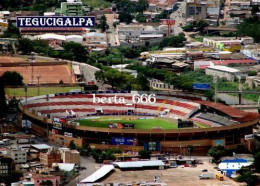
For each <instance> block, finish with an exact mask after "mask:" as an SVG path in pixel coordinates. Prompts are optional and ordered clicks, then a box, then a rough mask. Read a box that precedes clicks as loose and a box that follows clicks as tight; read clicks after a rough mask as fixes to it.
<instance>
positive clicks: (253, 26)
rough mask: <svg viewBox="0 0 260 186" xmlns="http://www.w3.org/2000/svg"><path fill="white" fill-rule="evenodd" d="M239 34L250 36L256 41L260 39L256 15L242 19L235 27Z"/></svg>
mask: <svg viewBox="0 0 260 186" xmlns="http://www.w3.org/2000/svg"><path fill="white" fill-rule="evenodd" d="M237 29H238V31H237V33H238V35H239V36H250V37H253V38H254V41H255V42H256V43H258V42H259V41H260V21H259V19H258V17H257V16H255V17H250V18H248V19H244V21H243V22H242V23H241V24H239V25H238V27H237Z"/></svg>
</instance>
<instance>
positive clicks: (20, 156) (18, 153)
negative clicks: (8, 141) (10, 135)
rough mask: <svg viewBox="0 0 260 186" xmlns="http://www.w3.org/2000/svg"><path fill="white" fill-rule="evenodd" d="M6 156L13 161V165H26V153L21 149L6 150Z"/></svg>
mask: <svg viewBox="0 0 260 186" xmlns="http://www.w3.org/2000/svg"><path fill="white" fill-rule="evenodd" d="M8 155H9V156H10V157H11V158H12V159H13V160H14V163H26V162H27V152H26V150H24V149H22V148H11V149H8Z"/></svg>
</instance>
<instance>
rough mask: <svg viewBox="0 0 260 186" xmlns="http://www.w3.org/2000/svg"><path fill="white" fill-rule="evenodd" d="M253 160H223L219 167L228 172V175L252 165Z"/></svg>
mask: <svg viewBox="0 0 260 186" xmlns="http://www.w3.org/2000/svg"><path fill="white" fill-rule="evenodd" d="M252 163H253V162H249V161H247V160H246V159H232V160H228V159H226V160H223V161H222V162H221V163H220V164H219V165H218V168H219V169H220V170H221V171H223V172H226V174H227V176H229V177H230V176H231V175H232V174H233V173H235V172H236V171H238V170H240V169H241V168H242V167H247V166H249V165H251V164H252Z"/></svg>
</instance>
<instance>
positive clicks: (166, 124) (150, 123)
mask: <svg viewBox="0 0 260 186" xmlns="http://www.w3.org/2000/svg"><path fill="white" fill-rule="evenodd" d="M125 118H126V117H125ZM93 120H94V119H83V120H78V121H77V122H79V123H80V125H81V126H89V127H101V128H108V124H109V123H132V124H134V125H135V129H144V130H145V129H153V127H161V128H162V129H163V130H166V129H177V124H176V123H173V122H171V121H169V120H166V119H161V118H155V119H136V120H123V119H122V118H119V117H118V118H117V117H101V118H99V119H96V120H102V121H93Z"/></svg>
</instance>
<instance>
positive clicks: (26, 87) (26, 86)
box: [24, 84, 28, 134]
mask: <svg viewBox="0 0 260 186" xmlns="http://www.w3.org/2000/svg"><path fill="white" fill-rule="evenodd" d="M24 91H25V110H27V96H28V94H27V92H28V84H25V85H24ZM27 124H28V122H27V117H26V120H25V133H26V134H27V133H28V126H27Z"/></svg>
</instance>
